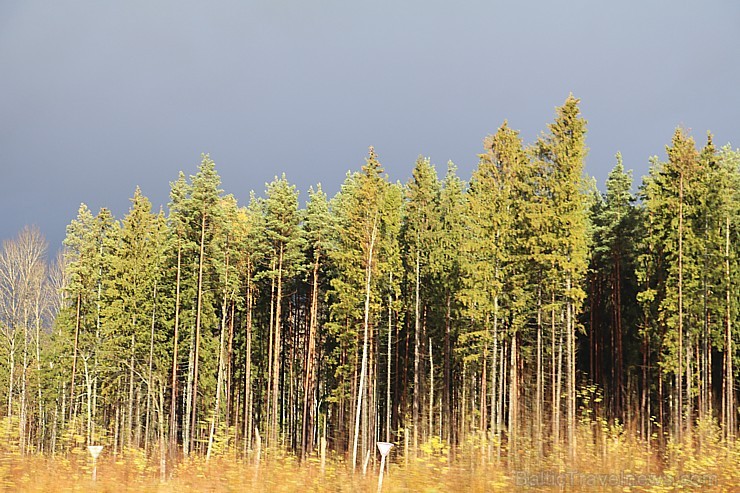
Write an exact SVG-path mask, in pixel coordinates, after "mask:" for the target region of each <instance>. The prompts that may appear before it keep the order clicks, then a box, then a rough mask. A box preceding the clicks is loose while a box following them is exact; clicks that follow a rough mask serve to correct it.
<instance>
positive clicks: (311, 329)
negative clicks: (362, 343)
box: [301, 255, 319, 460]
mask: <svg viewBox="0 0 740 493" xmlns="http://www.w3.org/2000/svg"><path fill="white" fill-rule="evenodd" d="M318 309H319V256H318V255H317V256H316V259H315V260H314V265H313V286H312V288H311V315H310V320H309V324H308V340H307V346H308V347H307V349H306V361H305V365H304V377H303V418H302V419H301V425H302V433H301V460H305V459H306V454H307V449H308V441H309V439H308V435H309V433H311V428H312V427H311V423H310V422H309V421H310V417H309V408H310V405H311V402H312V401H313V389H314V383H313V360H314V346H315V344H316V342H315V338H316V325H317V318H318Z"/></svg>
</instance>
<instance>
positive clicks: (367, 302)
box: [352, 214, 418, 473]
mask: <svg viewBox="0 0 740 493" xmlns="http://www.w3.org/2000/svg"><path fill="white" fill-rule="evenodd" d="M377 226H378V215H377V214H376V215H375V219H374V220H373V230H372V233H371V235H370V248H369V251H368V256H367V265H366V266H365V320H364V324H363V336H362V364H361V366H360V384H359V388H358V389H357V408H356V410H355V429H354V438H353V441H352V472H353V473H354V472H355V470H356V469H357V445H358V439H359V433H360V413H361V412H362V394H363V390H364V388H365V376H366V373H367V346H368V337H369V329H370V327H369V326H370V287H371V278H372V272H373V249H374V248H375V237H376V234H377ZM417 337H418V336H417ZM414 392H416V389H414ZM417 411H418V408H417ZM414 430H416V427H414Z"/></svg>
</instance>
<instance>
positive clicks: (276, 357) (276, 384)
mask: <svg viewBox="0 0 740 493" xmlns="http://www.w3.org/2000/svg"><path fill="white" fill-rule="evenodd" d="M282 300H283V245H282V244H281V245H280V251H279V255H278V274H277V297H276V300H275V344H274V348H273V352H272V356H273V367H272V424H271V426H270V440H269V442H268V443H269V445H270V446H271V447H274V446H276V445H277V444H278V437H279V433H280V430H279V416H280V408H279V406H278V399H279V397H280V353H281V326H282V324H281V323H280V318H281V316H282V313H281V312H282V305H283V303H282Z"/></svg>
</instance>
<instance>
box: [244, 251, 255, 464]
mask: <svg viewBox="0 0 740 493" xmlns="http://www.w3.org/2000/svg"><path fill="white" fill-rule="evenodd" d="M244 338H245V340H246V348H245V349H244V353H245V355H244V451H243V454H244V456H245V457H246V456H247V452H248V451H251V449H252V422H253V421H252V264H251V258H248V259H247V323H246V327H245V334H244Z"/></svg>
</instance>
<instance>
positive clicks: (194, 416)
mask: <svg viewBox="0 0 740 493" xmlns="http://www.w3.org/2000/svg"><path fill="white" fill-rule="evenodd" d="M205 243H206V211H205V210H204V211H203V214H202V219H201V223H200V253H199V255H198V292H197V302H196V310H195V352H194V354H193V395H192V406H191V408H190V413H191V415H190V425H191V432H190V437H189V439H190V449H191V450H192V449H193V446H194V445H195V435H196V430H197V428H198V362H199V360H200V325H201V313H202V311H203V264H204V263H205V259H204V258H203V257H204V254H205Z"/></svg>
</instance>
